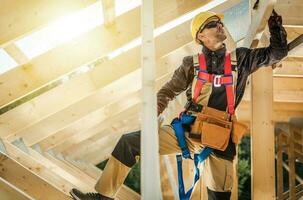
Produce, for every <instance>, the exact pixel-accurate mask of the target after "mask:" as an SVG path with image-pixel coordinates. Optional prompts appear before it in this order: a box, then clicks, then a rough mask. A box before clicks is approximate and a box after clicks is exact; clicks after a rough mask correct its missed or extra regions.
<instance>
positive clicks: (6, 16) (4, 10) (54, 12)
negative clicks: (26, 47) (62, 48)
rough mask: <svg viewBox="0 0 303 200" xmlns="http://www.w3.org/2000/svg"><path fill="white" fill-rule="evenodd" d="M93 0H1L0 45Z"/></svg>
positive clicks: (93, 0)
mask: <svg viewBox="0 0 303 200" xmlns="http://www.w3.org/2000/svg"><path fill="white" fill-rule="evenodd" d="M95 2H96V0H75V1H60V0H54V1H48V0H26V1H24V0H23V1H17V0H2V1H1V8H0V16H1V19H0V29H1V33H0V47H1V46H4V45H7V44H8V43H9V42H13V41H14V40H16V39H17V38H20V37H22V36H24V35H28V34H29V33H30V32H32V31H34V30H37V29H39V28H41V27H42V26H45V25H46V24H48V23H49V22H51V21H55V20H57V19H58V18H60V17H62V16H64V15H68V14H70V13H72V12H75V11H77V10H80V9H82V8H84V7H86V6H89V5H91V4H93V3H95Z"/></svg>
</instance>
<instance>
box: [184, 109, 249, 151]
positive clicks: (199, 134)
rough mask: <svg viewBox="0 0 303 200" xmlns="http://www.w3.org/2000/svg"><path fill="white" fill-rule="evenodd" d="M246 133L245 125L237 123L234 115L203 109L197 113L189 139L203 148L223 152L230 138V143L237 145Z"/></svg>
mask: <svg viewBox="0 0 303 200" xmlns="http://www.w3.org/2000/svg"><path fill="white" fill-rule="evenodd" d="M246 131H247V127H246V125H245V124H242V123H240V122H238V121H237V119H236V117H235V116H234V115H230V114H228V113H227V112H224V111H220V110H217V109H214V108H209V107H203V109H202V111H201V112H200V113H197V116H196V120H195V122H194V123H193V125H192V127H191V131H190V133H189V138H190V139H191V140H192V141H193V142H195V143H198V144H202V145H203V146H207V147H211V148H214V149H217V150H220V151H224V150H225V149H226V148H227V145H228V142H229V139H230V137H231V136H232V141H233V142H234V143H235V144H238V143H239V142H240V140H241V138H242V136H243V135H244V133H245V132H246Z"/></svg>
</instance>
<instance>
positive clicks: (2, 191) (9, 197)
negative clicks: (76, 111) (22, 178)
mask: <svg viewBox="0 0 303 200" xmlns="http://www.w3.org/2000/svg"><path fill="white" fill-rule="evenodd" d="M0 199H3V200H31V199H32V198H31V197H30V196H28V195H27V194H25V193H24V192H22V191H21V190H19V189H18V188H16V187H15V186H13V185H12V184H10V183H9V182H7V181H6V180H4V179H2V178H1V177H0Z"/></svg>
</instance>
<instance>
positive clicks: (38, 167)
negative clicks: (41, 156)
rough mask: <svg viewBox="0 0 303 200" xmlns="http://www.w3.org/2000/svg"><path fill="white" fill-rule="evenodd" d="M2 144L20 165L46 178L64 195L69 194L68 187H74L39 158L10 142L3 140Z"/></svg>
mask: <svg viewBox="0 0 303 200" xmlns="http://www.w3.org/2000/svg"><path fill="white" fill-rule="evenodd" d="M4 145H5V147H6V150H7V154H8V155H9V157H11V158H12V159H14V160H17V161H18V162H19V163H20V164H21V165H22V166H24V167H26V168H27V169H29V170H30V171H32V172H33V173H34V174H36V175H38V176H39V177H41V178H43V179H45V180H48V182H49V183H51V184H53V185H54V186H55V187H56V188H58V189H59V190H60V191H62V192H63V193H65V194H66V195H68V194H69V190H70V189H72V188H74V187H75V185H73V184H72V183H70V182H68V181H67V180H66V179H65V178H66V177H65V178H63V176H61V175H58V174H57V173H55V172H54V171H52V170H49V169H48V168H47V167H46V166H45V165H44V164H43V163H40V162H39V160H37V159H35V158H33V157H31V156H29V155H28V154H26V153H24V152H23V151H22V150H20V149H19V148H17V147H15V146H14V145H12V144H11V143H8V142H6V141H4Z"/></svg>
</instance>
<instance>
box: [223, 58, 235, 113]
mask: <svg viewBox="0 0 303 200" xmlns="http://www.w3.org/2000/svg"><path fill="white" fill-rule="evenodd" d="M224 76H232V69H231V55H230V54H229V53H226V55H225V63H224ZM225 89H226V95H227V107H228V112H229V114H234V113H235V108H234V107H235V102H234V92H233V84H226V85H225Z"/></svg>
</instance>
